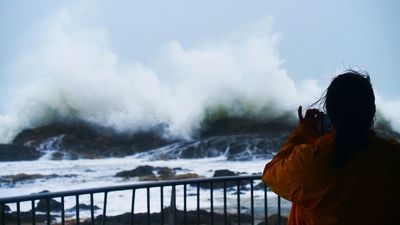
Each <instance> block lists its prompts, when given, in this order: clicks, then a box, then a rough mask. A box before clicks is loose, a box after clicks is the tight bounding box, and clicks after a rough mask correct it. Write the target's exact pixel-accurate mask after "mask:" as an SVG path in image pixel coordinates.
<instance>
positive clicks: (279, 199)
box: [278, 196, 281, 225]
mask: <svg viewBox="0 0 400 225" xmlns="http://www.w3.org/2000/svg"><path fill="white" fill-rule="evenodd" d="M278 224H279V225H280V224H281V197H279V196H278Z"/></svg>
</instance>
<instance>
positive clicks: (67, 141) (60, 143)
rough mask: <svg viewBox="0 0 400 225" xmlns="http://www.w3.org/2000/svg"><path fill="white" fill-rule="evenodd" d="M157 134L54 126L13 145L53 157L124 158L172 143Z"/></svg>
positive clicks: (26, 133) (83, 125) (30, 133)
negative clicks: (45, 151) (50, 154)
mask: <svg viewBox="0 0 400 225" xmlns="http://www.w3.org/2000/svg"><path fill="white" fill-rule="evenodd" d="M172 141H173V140H166V139H164V138H163V137H162V136H161V134H160V133H159V132H158V131H156V130H152V131H142V132H140V133H135V134H128V133H119V132H117V131H115V130H112V129H109V128H105V127H100V126H96V125H93V124H89V123H85V122H74V123H54V124H50V125H47V126H42V127H38V128H34V129H27V130H24V131H22V132H21V133H19V134H18V135H17V136H16V137H15V138H14V140H13V144H15V145H18V146H21V145H23V146H27V147H30V148H34V149H37V150H48V149H50V150H57V151H59V152H61V154H60V153H59V154H56V155H53V158H54V159H60V158H61V157H67V158H68V159H69V158H70V157H72V158H73V159H74V158H78V157H79V158H104V157H123V156H127V155H132V154H134V153H138V152H141V151H145V150H148V149H154V148H158V147H161V146H164V145H166V144H168V143H171V142H172Z"/></svg>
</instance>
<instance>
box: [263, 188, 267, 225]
mask: <svg viewBox="0 0 400 225" xmlns="http://www.w3.org/2000/svg"><path fill="white" fill-rule="evenodd" d="M264 217H265V225H268V195H267V185H264Z"/></svg>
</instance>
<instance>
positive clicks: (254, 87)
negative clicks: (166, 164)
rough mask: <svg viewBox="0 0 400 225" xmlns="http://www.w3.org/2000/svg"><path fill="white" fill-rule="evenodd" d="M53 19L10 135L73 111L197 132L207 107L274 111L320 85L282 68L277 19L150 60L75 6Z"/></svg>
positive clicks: (9, 123) (133, 126) (95, 118)
mask: <svg viewBox="0 0 400 225" xmlns="http://www.w3.org/2000/svg"><path fill="white" fill-rule="evenodd" d="M44 24H45V25H44V27H43V29H42V30H40V31H43V33H41V36H40V38H39V40H40V41H38V43H37V46H36V48H34V50H32V51H31V52H28V53H24V56H23V57H21V61H20V63H18V64H17V65H16V67H18V71H19V73H20V74H18V75H19V76H20V77H21V79H22V78H23V80H25V82H21V83H20V86H19V87H17V88H15V89H14V90H15V91H14V92H13V93H12V95H11V96H12V97H11V99H10V101H9V102H8V104H7V105H8V107H7V109H8V110H6V112H5V113H3V114H2V115H0V127H1V129H0V142H7V141H10V140H11V139H12V138H13V136H14V135H16V134H17V133H18V132H19V131H20V130H22V129H24V128H27V127H35V126H39V125H43V124H47V123H51V122H54V121H60V120H70V119H80V120H84V121H88V122H93V123H96V124H99V125H102V126H106V127H111V128H114V129H115V130H117V131H121V132H129V131H137V130H143V129H149V128H152V127H154V126H157V125H159V124H164V125H166V126H167V131H166V134H167V135H172V136H179V137H190V135H191V133H192V131H193V130H195V129H197V128H198V127H199V126H200V122H201V121H202V119H204V117H205V116H207V109H210V108H213V107H223V108H225V109H227V112H228V113H229V114H230V115H235V116H240V115H243V114H249V115H252V116H254V117H264V118H274V117H276V116H279V115H280V114H281V113H283V112H284V111H286V110H293V109H295V108H296V106H297V105H298V104H302V103H305V102H309V101H310V100H311V99H313V97H314V96H313V95H314V94H315V92H316V90H315V86H312V85H304V86H302V88H301V89H300V90H299V89H298V88H297V87H296V85H295V83H294V82H293V81H292V80H291V79H290V77H289V76H288V74H287V73H286V71H285V70H284V69H283V68H282V60H281V59H280V57H279V54H278V52H277V50H276V46H277V42H278V40H279V35H278V34H277V33H276V32H274V30H273V21H272V19H271V18H268V19H265V20H263V21H261V22H258V23H256V24H253V25H251V26H249V27H244V28H242V29H238V30H237V31H233V32H232V33H231V34H229V35H227V36H226V37H221V38H220V39H218V40H210V41H207V42H202V43H199V44H198V45H196V46H192V47H185V46H182V44H180V42H179V41H178V40H173V41H171V42H169V43H166V44H165V46H164V47H163V49H161V50H160V52H159V53H158V54H156V55H157V56H155V57H154V60H153V62H152V63H151V64H149V65H145V64H143V63H141V62H139V61H132V62H130V63H126V62H124V63H122V62H120V61H119V60H118V55H116V53H115V52H114V51H113V49H112V47H111V46H110V44H109V40H108V39H107V31H106V30H104V29H102V28H101V27H100V28H90V27H83V26H80V25H79V24H78V23H77V21H75V20H74V18H73V17H72V16H71V15H70V13H69V12H68V11H67V10H64V11H60V12H59V13H58V14H56V15H55V16H54V17H52V18H50V19H49V21H46V23H44ZM306 83H307V82H306ZM317 92H318V91H317Z"/></svg>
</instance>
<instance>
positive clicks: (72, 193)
mask: <svg viewBox="0 0 400 225" xmlns="http://www.w3.org/2000/svg"><path fill="white" fill-rule="evenodd" d="M258 179H261V175H245V176H224V177H211V178H195V179H184V180H168V181H154V182H140V183H134V184H127V185H118V186H108V187H98V188H86V189H77V190H70V191H59V192H47V193H36V194H30V195H21V196H13V197H5V198H0V204H6V203H14V202H23V201H32V200H39V199H49V198H59V197H66V196H75V195H85V194H95V193H104V192H113V191H124V190H132V189H141V188H152V187H163V186H174V185H184V184H197V183H209V182H214V183H215V182H224V181H232V180H235V181H237V180H258Z"/></svg>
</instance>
